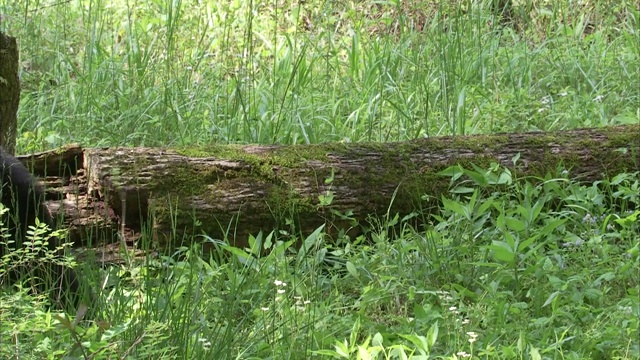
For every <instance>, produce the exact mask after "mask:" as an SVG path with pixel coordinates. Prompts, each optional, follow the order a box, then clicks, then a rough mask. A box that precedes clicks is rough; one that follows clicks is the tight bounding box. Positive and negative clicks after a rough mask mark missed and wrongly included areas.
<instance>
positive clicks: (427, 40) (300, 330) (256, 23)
mask: <svg viewBox="0 0 640 360" xmlns="http://www.w3.org/2000/svg"><path fill="white" fill-rule="evenodd" d="M491 3H493V2H492V1H473V2H472V1H420V0H416V1H388V2H367V1H350V2H347V1H332V2H322V1H316V0H310V1H304V2H291V1H286V0H285V1H279V2H278V1H276V2H263V1H232V2H218V1H206V0H205V1H199V2H182V1H181V0H172V1H149V2H145V1H122V0H116V1H110V2H107V1H101V0H86V1H75V0H74V1H68V2H66V1H62V2H59V1H38V2H31V1H24V0H10V1H8V0H0V18H1V20H0V30H2V31H4V32H7V33H9V34H10V35H12V36H16V37H17V38H18V41H19V44H20V50H21V62H22V63H21V67H20V68H21V73H20V76H21V80H22V85H23V92H22V100H21V106H20V113H19V118H20V124H19V134H20V138H19V139H18V146H19V149H20V150H21V151H22V152H30V151H35V150H41V149H46V148H52V147H55V146H59V145H62V144H66V143H69V142H80V143H82V144H83V145H86V146H105V145H128V146H177V145H199V144H210V143H278V144H294V143H295V144H297V143H317V142H325V141H345V142H348V141H353V142H356V141H391V140H407V139H414V138H420V137H427V136H436V135H461V134H475V133H492V132H498V131H507V132H510V131H528V130H562V129H570V128H578V127H596V126H606V125H616V124H629V123H636V124H637V123H639V122H640V89H639V88H638V84H640V45H639V44H640V35H639V32H638V30H637V29H638V27H639V20H640V9H638V7H637V3H636V2H632V1H617V2H610V1H588V0H587V1H582V2H575V1H559V2H553V1H538V0H533V1H526V2H521V1H516V2H514V6H513V8H512V9H510V10H509V14H507V13H506V12H505V13H497V12H496V11H495V8H492V7H491ZM507 15H509V16H507ZM441 175H443V176H448V177H450V178H451V179H456V181H452V184H451V190H450V192H449V194H448V195H446V196H443V197H442V198H440V199H436V200H438V201H437V203H438V207H437V208H435V209H431V210H430V211H429V212H426V211H425V212H416V213H412V214H410V215H408V216H406V217H404V218H401V217H399V216H396V215H395V214H389V217H388V218H385V219H371V224H367V226H366V227H365V228H366V229H368V230H367V231H365V232H364V233H362V234H360V235H359V236H357V237H355V238H350V237H349V236H348V235H347V233H346V232H343V233H339V234H338V235H336V236H333V237H332V236H330V235H329V234H328V233H327V232H325V227H324V226H321V227H319V228H318V229H317V230H316V231H315V232H314V233H312V234H310V235H306V236H304V237H301V236H299V235H297V234H291V233H285V232H275V231H274V232H271V233H260V234H254V237H252V238H251V239H250V241H249V244H250V246H249V247H248V248H245V249H238V248H233V247H230V246H228V245H227V244H226V242H225V241H222V240H220V239H212V238H208V237H206V236H202V237H198V238H196V239H186V241H188V242H189V243H192V244H193V243H195V244H202V245H206V246H203V247H202V248H204V247H206V248H212V249H213V250H212V251H211V252H207V253H206V254H205V253H203V251H202V248H201V247H200V246H199V245H193V246H190V247H183V248H179V249H177V250H176V252H175V253H174V254H171V255H172V256H153V254H151V253H150V254H149V255H148V256H146V257H145V258H144V259H136V258H131V260H128V261H126V262H123V263H122V264H119V265H112V266H109V267H107V268H104V269H102V268H99V267H98V266H95V264H93V266H92V264H78V265H75V264H73V263H72V262H70V263H68V266H81V267H82V271H80V273H82V274H86V276H87V278H86V279H87V280H88V281H89V282H91V283H93V284H95V288H94V290H95V292H96V294H97V299H96V302H95V304H92V316H91V317H90V318H86V319H84V320H81V319H79V318H78V317H76V316H75V315H74V314H70V315H64V314H60V313H59V312H56V311H53V310H51V309H48V308H47V307H46V296H41V295H42V294H37V293H33V292H29V291H27V290H28V288H29V286H28V284H29V280H31V279H29V278H28V277H25V281H23V282H20V283H19V284H17V285H16V286H3V287H2V288H1V289H0V358H3V359H4V358H15V359H18V358H19V359H44V358H49V359H58V358H68V359H75V358H84V359H89V358H92V359H111V358H121V359H149V358H155V359H185V358H186V359H227V358H234V359H258V358H260V359H262V358H277V359H308V358H325V357H327V358H328V357H331V358H348V359H350V358H357V359H396V358H398V359H402V358H409V357H411V358H415V359H427V358H442V359H463V358H473V359H475V358H483V359H516V358H517V359H637V358H640V344H639V340H638V333H639V331H640V324H639V323H640V300H639V299H640V286H639V282H640V271H639V270H638V269H639V268H640V257H639V252H640V249H639V247H638V246H639V245H638V244H639V240H640V229H639V227H640V222H639V221H638V216H640V210H639V209H640V199H639V197H640V180H639V174H638V173H627V174H618V175H616V176H613V177H612V178H608V179H604V180H602V181H599V182H597V183H594V184H583V183H579V182H576V181H575V180H574V179H573V178H572V176H571V175H572V174H571V173H570V172H567V171H565V170H564V169H559V170H558V171H557V172H556V173H554V174H548V175H547V176H546V177H543V178H526V179H519V178H517V177H516V176H515V175H514V174H512V173H511V172H510V171H509V170H507V169H505V168H502V167H499V166H492V167H491V168H489V169H480V168H473V169H466V168H462V167H459V166H453V167H451V168H449V169H447V170H446V171H444V172H443V173H442V174H441ZM425 199H430V198H429V194H425ZM430 200H433V199H430ZM320 202H321V203H322V204H324V205H330V202H331V197H330V196H326V197H324V198H323V199H321V201H320ZM143 236H150V235H149V234H143ZM194 240H195V241H194ZM25 256H27V258H28V259H29V261H36V262H37V261H38V259H36V258H34V257H33V256H31V257H29V256H28V255H25ZM44 261H46V258H45V260H44ZM14 263H15V262H13V261H11V262H9V261H3V262H2V263H1V264H0V277H1V276H2V274H3V271H7V270H8V266H10V265H9V264H14ZM0 282H1V280H0Z"/></svg>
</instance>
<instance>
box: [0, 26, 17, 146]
mask: <svg viewBox="0 0 640 360" xmlns="http://www.w3.org/2000/svg"><path fill="white" fill-rule="evenodd" d="M19 102H20V79H19V78H18V44H17V42H16V39H15V38H14V37H11V36H7V35H6V34H4V33H2V32H0V130H1V131H0V146H2V147H3V148H4V149H5V150H6V151H7V152H8V153H10V154H13V153H14V151H15V147H16V132H17V125H18V121H17V113H18V104H19Z"/></svg>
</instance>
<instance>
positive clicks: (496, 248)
mask: <svg viewBox="0 0 640 360" xmlns="http://www.w3.org/2000/svg"><path fill="white" fill-rule="evenodd" d="M489 249H491V250H493V257H495V258H496V259H497V260H498V261H502V262H506V263H510V264H513V262H514V261H515V256H514V254H513V250H512V249H511V247H510V246H509V244H507V243H505V242H504V241H496V240H494V241H493V245H489Z"/></svg>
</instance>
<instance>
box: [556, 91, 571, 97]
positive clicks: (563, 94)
mask: <svg viewBox="0 0 640 360" xmlns="http://www.w3.org/2000/svg"><path fill="white" fill-rule="evenodd" d="M567 95H569V94H568V93H567V92H566V91H563V92H561V93H560V94H558V96H562V97H565V96H567Z"/></svg>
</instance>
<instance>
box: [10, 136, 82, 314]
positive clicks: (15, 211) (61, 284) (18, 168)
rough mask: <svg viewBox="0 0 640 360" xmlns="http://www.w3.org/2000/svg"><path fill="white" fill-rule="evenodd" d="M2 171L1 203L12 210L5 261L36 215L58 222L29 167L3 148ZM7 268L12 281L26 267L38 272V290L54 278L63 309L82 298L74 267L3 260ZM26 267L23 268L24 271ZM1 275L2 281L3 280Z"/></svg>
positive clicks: (56, 301) (52, 288)
mask: <svg viewBox="0 0 640 360" xmlns="http://www.w3.org/2000/svg"><path fill="white" fill-rule="evenodd" d="M0 165H1V167H0V171H1V172H2V174H1V175H2V189H1V190H0V191H1V193H2V204H3V205H4V206H5V207H6V208H7V209H8V210H9V211H8V213H7V214H8V215H7V214H5V215H6V216H4V218H3V219H2V220H3V223H4V225H3V226H4V227H7V228H8V229H9V233H8V234H9V238H4V239H3V238H0V261H5V259H3V256H4V255H5V254H6V253H7V250H8V251H11V250H15V249H17V248H18V247H21V246H23V242H24V241H25V235H26V234H27V230H28V229H29V226H30V225H34V224H35V223H36V218H38V219H39V220H40V221H41V222H44V223H46V224H47V225H49V227H50V228H51V229H55V223H54V221H53V219H52V218H51V215H49V212H48V211H47V209H46V207H45V205H44V192H43V190H42V189H41V188H40V187H39V186H38V185H37V184H36V182H35V179H34V177H33V176H32V175H31V174H30V173H29V171H28V170H27V168H26V167H25V166H24V165H23V164H22V163H21V162H20V161H19V160H18V159H16V158H15V157H13V156H11V155H10V154H9V153H7V152H6V151H5V150H4V149H2V148H0ZM57 245H58V244H56V243H54V241H53V239H51V240H50V241H49V246H48V248H49V250H54V249H55V248H56V247H57ZM4 266H5V269H10V271H9V272H8V273H6V274H5V276H4V277H5V279H4V280H6V278H8V279H9V283H10V284H13V283H14V282H15V281H17V280H18V279H19V278H20V273H23V272H24V270H27V271H29V272H30V273H31V274H32V275H35V278H34V281H35V282H36V284H37V285H36V286H34V287H35V288H36V289H37V290H39V291H42V290H44V289H45V287H46V286H45V285H44V284H43V281H45V280H46V279H48V280H50V281H51V284H50V286H49V287H48V288H49V290H50V291H51V293H50V294H49V295H50V299H51V302H52V305H54V306H56V307H61V308H62V309H66V310H71V309H74V308H76V306H77V305H78V302H79V301H80V300H81V299H80V293H79V284H78V276H77V274H76V272H75V270H74V269H72V268H68V267H65V266H62V265H56V264H53V263H51V262H50V261H46V262H36V264H35V265H33V266H35V267H36V269H24V268H22V269H20V267H19V266H18V267H17V269H14V268H11V264H4ZM21 270H23V271H21ZM4 280H3V279H0V282H3V281H4Z"/></svg>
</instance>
